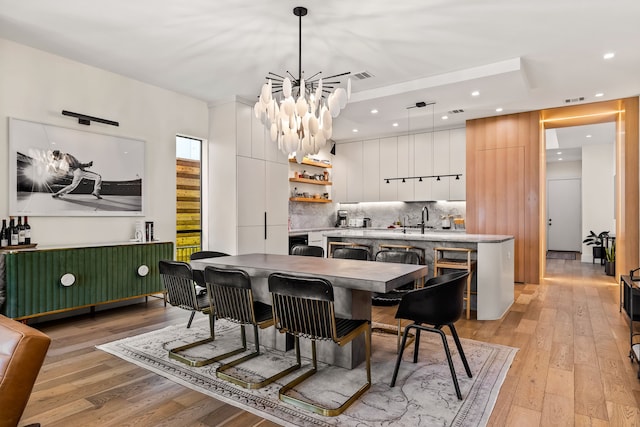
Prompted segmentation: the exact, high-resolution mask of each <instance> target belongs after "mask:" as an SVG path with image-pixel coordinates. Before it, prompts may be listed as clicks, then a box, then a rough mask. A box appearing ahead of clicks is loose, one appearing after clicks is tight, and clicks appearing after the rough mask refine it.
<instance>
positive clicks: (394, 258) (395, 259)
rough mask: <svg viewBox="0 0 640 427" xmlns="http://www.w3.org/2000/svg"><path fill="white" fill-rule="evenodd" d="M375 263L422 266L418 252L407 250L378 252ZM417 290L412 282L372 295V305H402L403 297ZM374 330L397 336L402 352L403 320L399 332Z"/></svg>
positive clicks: (399, 322) (398, 346) (398, 326)
mask: <svg viewBox="0 0 640 427" xmlns="http://www.w3.org/2000/svg"><path fill="white" fill-rule="evenodd" d="M374 260H375V261H378V262H391V263H396V264H416V265H417V264H420V263H421V261H422V260H421V258H420V255H419V254H418V253H417V252H413V251H406V250H396V249H386V250H382V251H378V252H377V253H376V256H375V257H374ZM414 288H415V282H413V281H412V282H410V283H407V284H405V285H402V286H400V287H399V288H398V289H393V290H391V291H389V292H384V293H381V292H374V293H373V294H372V295H371V304H372V305H376V306H391V305H398V304H400V300H402V296H403V295H404V294H405V293H407V292H409V291H410V290H411V289H414ZM374 330H376V331H378V332H382V333H387V334H393V335H396V336H397V351H400V339H401V336H402V323H401V320H400V319H398V325H397V330H395V331H394V330H392V329H390V328H385V327H376V328H374Z"/></svg>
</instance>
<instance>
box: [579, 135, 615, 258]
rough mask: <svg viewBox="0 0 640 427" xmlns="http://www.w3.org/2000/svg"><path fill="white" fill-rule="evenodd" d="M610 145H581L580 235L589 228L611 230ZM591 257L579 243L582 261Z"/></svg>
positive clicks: (613, 173)
mask: <svg viewBox="0 0 640 427" xmlns="http://www.w3.org/2000/svg"><path fill="white" fill-rule="evenodd" d="M614 151H615V150H614V145H613V144H601V145H585V146H584V147H582V235H583V237H584V236H587V235H588V234H589V231H590V230H593V231H594V232H595V233H596V234H598V233H600V232H601V231H609V232H611V233H612V234H614V233H615V229H616V223H615V218H614V215H615V212H614V175H615V163H614V154H615V153H614ZM591 261H592V250H591V246H587V245H583V246H582V262H591Z"/></svg>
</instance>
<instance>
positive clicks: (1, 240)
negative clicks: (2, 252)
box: [0, 218, 9, 246]
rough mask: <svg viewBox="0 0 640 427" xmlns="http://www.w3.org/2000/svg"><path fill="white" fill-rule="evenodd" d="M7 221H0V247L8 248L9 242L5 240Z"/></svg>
mask: <svg viewBox="0 0 640 427" xmlns="http://www.w3.org/2000/svg"><path fill="white" fill-rule="evenodd" d="M7 236H8V234H7V220H6V219H4V218H3V219H2V230H1V231H0V246H9V240H8V239H7Z"/></svg>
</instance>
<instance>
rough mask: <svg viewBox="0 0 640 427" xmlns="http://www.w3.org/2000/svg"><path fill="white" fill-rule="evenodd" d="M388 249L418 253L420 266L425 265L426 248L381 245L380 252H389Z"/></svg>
mask: <svg viewBox="0 0 640 427" xmlns="http://www.w3.org/2000/svg"><path fill="white" fill-rule="evenodd" d="M387 249H391V250H401V249H404V250H405V251H414V252H418V255H420V264H424V263H425V259H426V258H425V251H424V248H419V247H417V246H411V245H392V244H384V245H380V250H381V251H384V250H387ZM416 287H417V286H416Z"/></svg>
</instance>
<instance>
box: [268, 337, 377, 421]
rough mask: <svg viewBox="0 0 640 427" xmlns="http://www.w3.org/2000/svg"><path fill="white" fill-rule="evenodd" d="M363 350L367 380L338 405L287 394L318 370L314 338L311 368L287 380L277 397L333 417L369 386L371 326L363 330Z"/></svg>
mask: <svg viewBox="0 0 640 427" xmlns="http://www.w3.org/2000/svg"><path fill="white" fill-rule="evenodd" d="M365 351H366V370H367V382H366V383H365V384H364V385H363V386H362V387H360V389H358V391H356V392H355V393H354V394H353V395H351V397H350V398H349V399H348V400H347V401H346V402H344V403H343V404H342V405H340V406H339V407H337V408H326V407H323V406H320V405H319V404H317V403H313V402H310V401H306V400H302V399H298V398H295V397H292V396H289V395H287V392H289V391H290V390H291V389H293V388H294V387H295V386H297V385H298V384H300V383H302V382H303V381H305V380H306V379H307V378H309V377H311V376H312V375H314V374H315V373H316V372H318V365H317V364H318V362H317V359H316V342H315V340H312V341H311V356H312V358H311V360H312V364H313V368H312V369H311V370H309V371H307V372H305V373H304V374H302V375H300V376H299V377H297V378H296V379H294V380H293V381H291V382H289V383H288V384H286V385H284V386H283V387H282V388H281V389H280V391H279V392H278V398H279V399H280V400H282V401H283V402H287V403H290V404H292V405H295V406H298V407H300V408H303V409H306V410H308V411H311V412H313V413H316V414H320V415H323V416H325V417H335V416H336V415H340V414H341V413H343V412H344V411H345V409H347V408H348V407H349V406H351V404H352V403H353V402H355V401H356V400H357V399H359V398H360V396H362V395H363V394H364V392H365V391H367V390H368V389H369V388H370V387H371V328H370V327H368V329H367V330H366V331H365Z"/></svg>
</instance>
